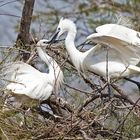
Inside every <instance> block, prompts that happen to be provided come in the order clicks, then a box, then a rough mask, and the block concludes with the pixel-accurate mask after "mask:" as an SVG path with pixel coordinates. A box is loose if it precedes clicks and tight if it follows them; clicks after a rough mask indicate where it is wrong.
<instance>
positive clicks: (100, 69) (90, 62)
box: [55, 19, 140, 78]
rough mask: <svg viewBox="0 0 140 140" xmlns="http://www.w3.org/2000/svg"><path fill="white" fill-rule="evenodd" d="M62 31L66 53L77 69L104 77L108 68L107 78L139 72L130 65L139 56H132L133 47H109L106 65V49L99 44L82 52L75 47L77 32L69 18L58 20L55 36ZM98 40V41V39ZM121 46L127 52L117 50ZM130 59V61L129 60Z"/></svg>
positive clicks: (90, 37) (137, 68)
mask: <svg viewBox="0 0 140 140" xmlns="http://www.w3.org/2000/svg"><path fill="white" fill-rule="evenodd" d="M100 30H101V31H104V29H100ZM64 32H68V33H67V36H66V40H65V46H66V49H67V51H68V54H69V56H70V58H71V60H72V62H73V64H74V66H75V67H76V69H77V70H78V71H83V72H85V71H91V72H94V73H96V74H98V75H101V76H104V77H105V76H106V75H107V74H106V72H107V68H108V76H109V78H114V77H124V76H127V75H129V74H133V73H139V72H140V68H139V67H137V66H135V65H131V64H135V63H136V61H137V62H138V56H140V55H139V54H138V55H136V56H137V57H134V58H133V56H134V55H133V52H132V50H133V48H130V49H128V51H127V47H124V46H122V45H120V44H118V45H117V47H118V48H117V49H116V47H111V48H109V52H108V54H109V56H108V65H107V60H106V56H107V49H105V48H104V47H102V46H101V45H96V46H94V47H93V48H91V49H90V50H88V51H86V52H84V53H82V52H80V51H79V50H77V49H76V47H75V44H74V39H75V36H76V32H77V31H76V26H75V24H74V23H73V22H72V21H71V20H69V19H61V20H60V22H59V25H58V27H57V32H56V35H57V37H59V36H61V35H62V34H63V33H64ZM104 32H107V30H105V31H104ZM55 37H56V36H55ZM87 39H92V35H91V36H89V37H88V38H87ZM93 39H94V38H93ZM97 39H98V38H97ZM98 42H100V40H99V41H98ZM106 42H107V41H106ZM115 45H116V44H115ZM115 45H114V46H115ZM121 47H122V48H123V50H125V49H126V53H128V54H126V55H123V54H122V53H123V52H121V51H118V50H119V48H121ZM134 50H135V49H134ZM129 55H130V56H129ZM133 59H134V60H133ZM130 60H131V61H132V62H129V61H130ZM133 61H134V62H133Z"/></svg>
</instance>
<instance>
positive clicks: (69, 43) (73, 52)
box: [65, 30, 83, 71]
mask: <svg viewBox="0 0 140 140" xmlns="http://www.w3.org/2000/svg"><path fill="white" fill-rule="evenodd" d="M75 36H76V31H71V30H69V31H68V34H67V37H66V40H65V46H66V49H67V51H68V54H69V55H70V58H71V60H72V62H73V64H74V66H75V67H76V68H77V70H78V71H80V65H81V63H80V62H81V61H80V59H82V56H83V55H82V52H80V51H79V50H77V49H76V47H75V44H74V40H75Z"/></svg>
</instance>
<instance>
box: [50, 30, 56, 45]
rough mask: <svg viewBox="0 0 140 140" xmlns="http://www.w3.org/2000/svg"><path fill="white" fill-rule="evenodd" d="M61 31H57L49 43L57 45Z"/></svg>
mask: <svg viewBox="0 0 140 140" xmlns="http://www.w3.org/2000/svg"><path fill="white" fill-rule="evenodd" d="M58 33H59V31H56V32H55V33H54V35H53V36H52V38H51V39H50V40H49V41H48V43H50V44H52V43H56V42H57V40H56V39H57V35H58Z"/></svg>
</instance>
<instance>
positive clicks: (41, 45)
mask: <svg viewBox="0 0 140 140" xmlns="http://www.w3.org/2000/svg"><path fill="white" fill-rule="evenodd" d="M48 44H49V40H47V39H41V40H39V41H38V42H37V44H36V45H37V46H39V47H46V46H47V45H48Z"/></svg>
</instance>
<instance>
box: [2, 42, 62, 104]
mask: <svg viewBox="0 0 140 140" xmlns="http://www.w3.org/2000/svg"><path fill="white" fill-rule="evenodd" d="M47 42H48V41H47V40H40V41H39V42H38V43H37V52H38V55H39V57H40V58H41V59H42V61H44V62H45V63H46V64H47V65H48V68H49V73H42V72H40V71H38V70H37V69H35V68H34V67H32V66H30V65H28V64H26V63H24V62H20V61H19V62H14V63H11V64H8V65H7V66H5V68H3V69H4V75H5V76H6V75H10V77H8V76H6V77H8V79H7V80H8V81H9V82H8V85H7V86H6V90H7V91H9V92H10V93H11V94H12V95H14V96H15V97H17V98H18V99H20V100H21V101H23V102H27V101H29V100H27V99H33V100H39V101H42V100H46V99H48V98H49V96H50V95H51V94H52V92H53V91H56V92H57V91H58V89H59V86H60V84H61V83H62V81H63V73H62V71H61V69H60V67H59V65H58V64H57V63H56V61H55V60H54V59H53V58H51V57H50V56H49V55H48V54H46V53H45V52H44V51H43V50H42V48H41V47H43V46H46V45H47Z"/></svg>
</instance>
